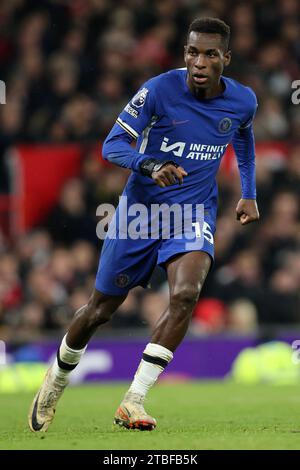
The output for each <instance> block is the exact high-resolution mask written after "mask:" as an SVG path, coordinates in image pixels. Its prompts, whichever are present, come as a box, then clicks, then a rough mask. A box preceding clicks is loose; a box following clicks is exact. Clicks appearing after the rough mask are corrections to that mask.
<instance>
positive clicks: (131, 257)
mask: <svg viewBox="0 0 300 470" xmlns="http://www.w3.org/2000/svg"><path fill="white" fill-rule="evenodd" d="M214 233H215V217H210V216H209V214H208V215H207V216H205V217H204V228H203V233H202V237H201V240H197V237H196V234H194V238H193V239H186V238H180V239H176V238H168V239H151V238H149V239H137V240H133V239H130V238H129V239H126V240H124V239H120V238H115V239H112V238H108V237H106V238H105V240H104V244H103V247H102V252H101V256H100V261H99V267H98V272H97V276H96V282H95V288H96V289H97V290H98V291H100V292H102V293H103V294H107V295H125V294H127V293H128V291H129V290H130V289H132V288H133V287H136V286H142V287H147V285H148V283H149V280H150V277H151V275H152V272H153V270H154V268H155V266H156V265H159V266H162V267H163V268H165V263H166V262H167V261H169V260H170V259H171V258H172V257H174V256H176V255H178V254H180V253H188V252H191V251H204V252H206V253H208V254H209V255H210V257H211V259H212V261H213V260H214V240H213V236H214ZM199 241H200V243H198V242H199Z"/></svg>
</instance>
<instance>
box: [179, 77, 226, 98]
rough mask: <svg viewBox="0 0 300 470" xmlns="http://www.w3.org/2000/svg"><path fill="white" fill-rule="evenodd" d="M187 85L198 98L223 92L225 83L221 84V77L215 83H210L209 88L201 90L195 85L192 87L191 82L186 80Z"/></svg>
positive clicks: (214, 95) (213, 96)
mask: <svg viewBox="0 0 300 470" xmlns="http://www.w3.org/2000/svg"><path fill="white" fill-rule="evenodd" d="M187 85H188V87H189V89H190V91H191V93H192V94H193V95H194V96H195V97H196V98H198V99H199V100H205V99H206V100H207V99H211V98H215V97H216V96H218V95H220V94H221V93H223V91H224V90H225V85H224V84H223V82H222V81H221V79H220V80H219V81H218V82H217V83H216V84H214V85H212V86H211V87H210V88H206V89H202V90H201V89H199V88H197V87H194V86H193V85H192V84H190V83H189V81H187Z"/></svg>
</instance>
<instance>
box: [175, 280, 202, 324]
mask: <svg viewBox="0 0 300 470" xmlns="http://www.w3.org/2000/svg"><path fill="white" fill-rule="evenodd" d="M199 293H200V290H199V288H198V287H197V286H193V285H186V286H182V287H180V288H179V289H177V290H176V291H175V292H174V293H173V294H172V295H171V299H170V307H171V310H172V311H173V312H175V313H176V314H177V315H179V316H184V317H185V316H189V315H191V314H192V312H193V309H194V307H195V305H196V302H197V300H198V297H199Z"/></svg>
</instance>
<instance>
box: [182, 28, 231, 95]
mask: <svg viewBox="0 0 300 470" xmlns="http://www.w3.org/2000/svg"><path fill="white" fill-rule="evenodd" d="M184 60H185V63H186V66H187V70H188V78H187V84H188V86H189V88H190V90H191V91H193V92H195V93H196V94H198V93H199V92H200V93H204V94H205V95H207V96H209V95H210V94H214V93H217V92H218V91H220V76H221V75H222V72H223V69H224V67H225V66H226V65H228V64H229V62H230V51H227V52H225V51H224V46H223V43H222V37H221V35H220V34H208V33H197V32H195V31H192V32H191V34H190V35H189V40H188V43H187V45H186V46H185V48H184Z"/></svg>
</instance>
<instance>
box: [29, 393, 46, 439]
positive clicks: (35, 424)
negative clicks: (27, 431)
mask: <svg viewBox="0 0 300 470" xmlns="http://www.w3.org/2000/svg"><path fill="white" fill-rule="evenodd" d="M39 396H40V394H38V396H37V399H36V400H35V404H34V407H33V411H32V416H31V424H32V427H33V429H34V430H35V431H40V430H41V429H42V427H43V426H44V423H43V424H40V423H39V422H38V420H37V419H36V414H37V406H38V401H39Z"/></svg>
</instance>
